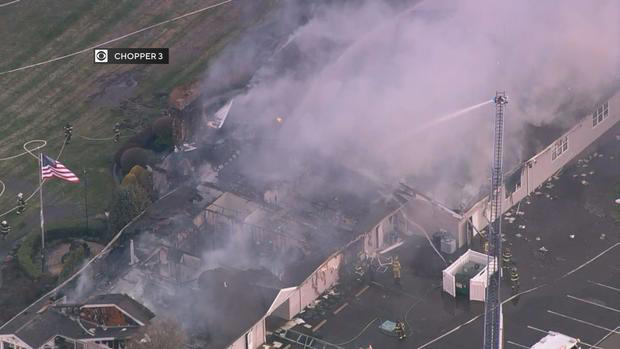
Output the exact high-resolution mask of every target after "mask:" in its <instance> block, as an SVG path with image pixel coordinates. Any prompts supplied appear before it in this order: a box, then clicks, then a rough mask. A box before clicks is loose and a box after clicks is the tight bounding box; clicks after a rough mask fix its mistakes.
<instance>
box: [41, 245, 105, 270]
mask: <svg viewBox="0 0 620 349" xmlns="http://www.w3.org/2000/svg"><path fill="white" fill-rule="evenodd" d="M86 243H87V244H88V247H89V248H90V255H91V257H92V256H94V255H96V254H97V253H99V252H101V250H103V247H104V246H103V245H101V244H98V243H96V242H92V241H86ZM70 246H71V244H70V243H68V242H62V243H59V244H57V245H55V246H54V247H52V248H51V249H50V250H48V253H47V261H46V266H47V270H48V272H49V273H50V274H51V275H53V276H57V275H59V274H60V272H61V271H62V267H63V263H62V256H64V255H65V254H67V253H68V252H69V247H70Z"/></svg>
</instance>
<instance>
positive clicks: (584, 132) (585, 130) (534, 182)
mask: <svg viewBox="0 0 620 349" xmlns="http://www.w3.org/2000/svg"><path fill="white" fill-rule="evenodd" d="M618 121H620V92H618V93H616V94H615V95H614V96H613V97H612V98H611V99H609V116H607V118H606V119H605V120H603V121H602V122H601V123H599V124H598V125H596V127H593V126H592V114H591V113H590V114H588V115H586V116H585V117H584V118H583V119H582V120H581V121H580V122H579V123H578V124H577V125H576V126H575V127H573V128H572V129H571V130H570V131H568V132H567V133H565V134H563V135H562V136H561V137H560V138H559V139H558V140H556V141H554V142H553V143H552V144H551V145H549V146H548V147H547V148H546V149H544V150H543V151H541V152H540V153H538V154H537V155H536V156H534V157H533V158H531V159H530V160H528V161H527V162H526V164H525V166H523V171H522V173H521V189H519V190H517V191H515V192H514V193H512V194H511V195H509V196H508V198H505V188H504V187H502V197H503V198H505V199H504V201H503V202H502V211H503V212H506V211H508V210H509V209H510V208H511V207H512V206H514V205H516V204H517V203H518V202H519V201H520V200H521V199H523V198H525V197H526V196H527V195H529V194H530V193H532V192H534V191H535V190H536V188H538V187H539V186H540V185H541V184H543V183H544V182H545V181H546V180H547V179H548V178H550V177H551V176H553V175H554V174H555V173H556V172H557V171H559V170H560V169H562V167H563V166H564V165H566V164H567V163H568V162H570V161H571V160H573V159H574V158H575V157H576V156H577V155H579V153H581V152H582V151H583V150H585V149H586V148H587V147H588V146H589V145H591V144H592V143H593V142H594V141H595V140H596V139H598V138H599V137H600V136H601V135H603V134H604V133H605V132H606V131H607V130H609V129H610V128H611V127H613V126H614V125H615V124H616V123H617V122H618ZM564 137H568V149H567V150H566V151H565V152H563V153H562V154H561V155H560V156H558V157H557V158H556V159H555V160H554V159H552V154H553V149H554V147H555V144H556V142H557V141H559V140H561V139H563V138H564ZM487 201H488V197H485V198H483V199H482V200H480V201H479V202H478V203H477V204H475V205H474V206H473V207H472V208H471V209H470V210H469V211H468V212H467V213H466V214H465V219H469V218H472V221H473V224H474V226H475V227H476V229H478V230H482V229H484V228H485V227H486V226H487V224H488V221H487V219H485V217H484V214H485V212H486V210H487V209H488V208H487V205H486V203H487ZM487 217H488V214H487Z"/></svg>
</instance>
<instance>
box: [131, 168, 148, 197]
mask: <svg viewBox="0 0 620 349" xmlns="http://www.w3.org/2000/svg"><path fill="white" fill-rule="evenodd" d="M129 175H133V176H134V177H135V178H136V183H137V184H138V185H140V186H141V187H142V188H143V189H144V190H145V191H146V193H147V194H148V195H149V197H150V198H151V199H155V197H154V195H155V192H154V190H153V176H152V175H151V173H150V172H149V171H147V170H146V169H145V168H144V167H142V166H138V165H136V166H134V167H133V168H132V169H131V171H129V174H128V175H127V176H129Z"/></svg>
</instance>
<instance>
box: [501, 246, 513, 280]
mask: <svg viewBox="0 0 620 349" xmlns="http://www.w3.org/2000/svg"><path fill="white" fill-rule="evenodd" d="M511 262H512V252H511V251H510V248H508V247H506V248H505V249H504V253H502V272H503V273H505V274H504V277H506V276H508V270H509V268H510V263H511Z"/></svg>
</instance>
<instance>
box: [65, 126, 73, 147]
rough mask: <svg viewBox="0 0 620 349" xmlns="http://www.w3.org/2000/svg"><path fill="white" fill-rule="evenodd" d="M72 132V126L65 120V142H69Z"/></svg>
mask: <svg viewBox="0 0 620 349" xmlns="http://www.w3.org/2000/svg"><path fill="white" fill-rule="evenodd" d="M72 134H73V126H71V124H70V123H68V122H67V124H66V125H65V142H66V143H67V144H69V143H71V136H72Z"/></svg>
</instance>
